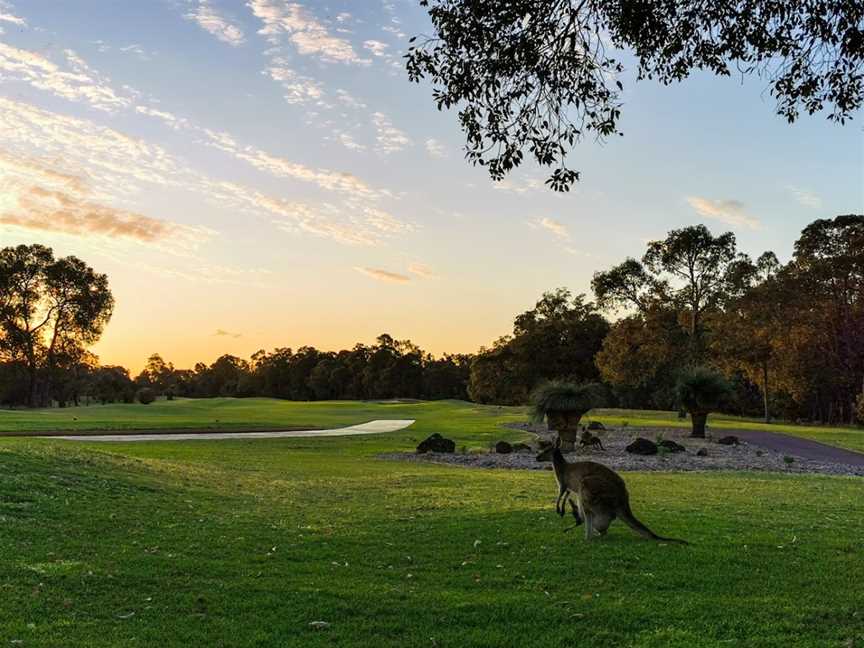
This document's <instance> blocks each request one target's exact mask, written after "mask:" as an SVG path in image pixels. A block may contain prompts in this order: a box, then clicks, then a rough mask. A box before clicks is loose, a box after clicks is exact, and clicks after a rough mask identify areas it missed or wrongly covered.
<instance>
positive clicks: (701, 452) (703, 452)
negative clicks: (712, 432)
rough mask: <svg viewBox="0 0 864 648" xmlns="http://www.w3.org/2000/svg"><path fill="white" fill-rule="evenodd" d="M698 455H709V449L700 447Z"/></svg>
mask: <svg viewBox="0 0 864 648" xmlns="http://www.w3.org/2000/svg"><path fill="white" fill-rule="evenodd" d="M696 456H697V457H707V456H708V451H707V450H706V449H705V448H699V449H698V450H697V451H696Z"/></svg>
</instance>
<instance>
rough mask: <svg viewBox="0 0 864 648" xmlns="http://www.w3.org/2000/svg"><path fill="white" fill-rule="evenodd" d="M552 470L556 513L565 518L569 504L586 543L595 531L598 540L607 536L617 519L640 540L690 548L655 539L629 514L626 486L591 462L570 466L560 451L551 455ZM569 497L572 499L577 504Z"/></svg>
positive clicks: (649, 531)
mask: <svg viewBox="0 0 864 648" xmlns="http://www.w3.org/2000/svg"><path fill="white" fill-rule="evenodd" d="M552 467H553V468H554V470H555V479H556V481H557V482H558V499H557V500H556V501H555V511H556V513H558V515H560V516H561V517H564V513H565V512H566V507H567V501H568V500H569V501H570V507H571V508H572V509H573V517H574V518H576V526H579V525H580V524H582V522H583V521H584V522H585V539H586V540H591V539H592V538H593V536H594V532H595V531H596V532H597V533H598V534H600V535H601V536H602V535H606V531H607V529H608V528H609V525H610V524H612V521H613V520H614V519H615V518H616V517H617V518H621V520H622V521H624V523H626V524H627V526H629V527H630V528H631V529H633V530H634V531H635V532H636V533H638V534H639V535H641V536H642V537H643V538H648V539H650V540H657V541H660V542H675V543H678V544H685V545H686V544H689V543H688V542H687V541H686V540H679V539H677V538H664V537H663V536H658V535H657V534H656V533H654V532H653V531H652V530H651V529H649V528H648V527H647V526H645V525H644V524H642V523H641V522H640V521H639V520H637V519H636V516H635V515H633V511H631V510H630V495H629V494H628V493H627V486H626V485H625V484H624V480H623V479H621V477H620V476H619V475H618V474H617V473H616V472H615V471H613V470H611V469H609V468H607V467H606V466H604V465H602V464H599V463H595V462H593V461H576V462H574V463H569V462H568V461H567V460H566V459H565V458H564V455H563V454H561V449H560V448H559V447H556V448H555V449H554V450H553V451H552ZM571 496H575V499H576V504H574V503H573V500H572V499H571Z"/></svg>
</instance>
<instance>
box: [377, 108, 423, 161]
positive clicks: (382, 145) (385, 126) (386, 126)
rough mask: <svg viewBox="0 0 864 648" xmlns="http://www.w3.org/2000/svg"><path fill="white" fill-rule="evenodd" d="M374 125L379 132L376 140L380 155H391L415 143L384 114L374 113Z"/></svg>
mask: <svg viewBox="0 0 864 648" xmlns="http://www.w3.org/2000/svg"><path fill="white" fill-rule="evenodd" d="M372 123H373V124H375V130H376V131H377V135H376V140H377V142H378V146H377V147H376V150H377V151H378V152H379V153H384V154H385V155H386V154H389V153H395V152H397V151H401V150H402V149H404V148H406V147H408V146H411V145H412V144H413V142H412V141H411V138H410V137H408V136H407V135H406V134H405V133H404V132H402V131H401V130H399V129H398V128H396V127H395V126H394V125H393V122H391V121H390V118H389V117H388V116H387V115H385V114H384V113H382V112H376V113H372Z"/></svg>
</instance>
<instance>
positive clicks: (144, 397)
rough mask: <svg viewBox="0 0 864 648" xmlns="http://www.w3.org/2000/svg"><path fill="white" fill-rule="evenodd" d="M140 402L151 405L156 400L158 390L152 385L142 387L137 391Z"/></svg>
mask: <svg viewBox="0 0 864 648" xmlns="http://www.w3.org/2000/svg"><path fill="white" fill-rule="evenodd" d="M136 396H137V398H138V402H139V403H141V404H142V405H149V404H150V403H152V402H153V401H155V400H156V392H155V391H154V390H153V389H151V388H150V387H142V388H141V389H139V390H138V393H137V395H136Z"/></svg>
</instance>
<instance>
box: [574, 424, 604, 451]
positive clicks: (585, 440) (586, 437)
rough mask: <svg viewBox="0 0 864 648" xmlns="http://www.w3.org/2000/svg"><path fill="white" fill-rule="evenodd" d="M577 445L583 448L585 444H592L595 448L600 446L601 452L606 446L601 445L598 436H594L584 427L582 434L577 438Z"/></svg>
mask: <svg viewBox="0 0 864 648" xmlns="http://www.w3.org/2000/svg"><path fill="white" fill-rule="evenodd" d="M579 445H580V446H582V447H583V448H584V447H585V446H594V447H595V448H600V449H601V450H602V451H603V452H606V448H604V447H603V442H602V441H601V440H600V437H598V436H594V435H593V434H591V433H590V432H589V431H588V429H587V428H585V427H583V428H582V436H581V437H580V439H579Z"/></svg>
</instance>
